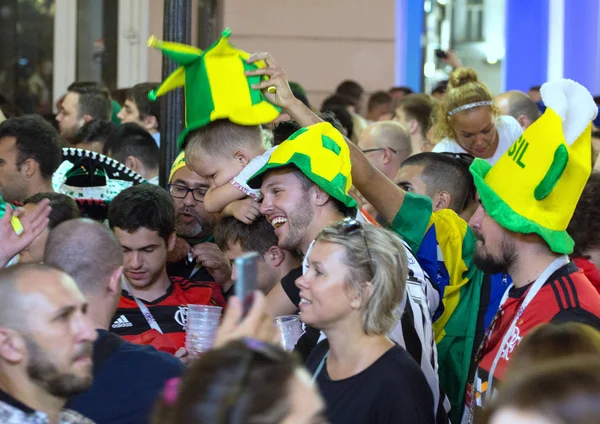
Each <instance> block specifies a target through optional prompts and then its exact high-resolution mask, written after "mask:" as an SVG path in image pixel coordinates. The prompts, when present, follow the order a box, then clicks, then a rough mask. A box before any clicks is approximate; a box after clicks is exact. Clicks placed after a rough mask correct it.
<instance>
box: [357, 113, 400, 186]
mask: <svg viewBox="0 0 600 424" xmlns="http://www.w3.org/2000/svg"><path fill="white" fill-rule="evenodd" d="M358 147H359V148H360V149H361V150H362V151H363V153H364V154H365V155H366V156H367V158H368V159H369V161H370V162H371V163H372V164H373V165H374V166H375V167H376V168H377V169H379V170H380V171H381V172H382V173H383V174H384V175H385V176H386V177H388V178H389V179H390V180H393V179H394V177H395V176H396V173H397V172H398V169H400V165H401V164H402V162H404V160H405V159H406V158H408V157H409V156H410V155H411V153H412V148H411V143H410V135H409V133H408V131H406V129H405V128H404V127H403V126H402V124H400V123H398V122H393V121H384V122H377V123H375V124H371V125H369V126H368V127H367V128H365V130H364V131H363V132H362V133H361V135H360V138H359V140H358Z"/></svg>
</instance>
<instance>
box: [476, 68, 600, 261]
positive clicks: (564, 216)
mask: <svg viewBox="0 0 600 424" xmlns="http://www.w3.org/2000/svg"><path fill="white" fill-rule="evenodd" d="M541 94H542V100H543V101H544V104H545V105H546V111H545V112H544V114H543V115H542V116H541V117H540V118H538V119H537V120H536V121H535V122H534V123H533V124H532V125H531V126H530V127H528V128H527V129H526V130H525V132H524V133H523V135H522V136H521V137H519V138H518V139H517V140H516V141H515V142H514V143H513V144H512V146H511V147H510V148H509V149H508V150H507V151H506V153H504V155H503V156H501V157H500V159H499V160H498V162H496V164H495V165H494V166H491V165H490V164H489V163H488V162H486V161H484V160H482V159H475V161H474V162H473V164H472V165H471V168H470V170H471V174H473V179H474V181H475V186H476V187H477V191H478V192H479V197H480V198H481V203H482V204H483V206H484V207H485V209H486V212H487V213H488V214H489V215H490V216H491V217H492V218H493V219H494V220H495V221H496V222H498V224H500V225H501V226H502V227H504V228H506V229H508V230H510V231H514V232H517V233H522V234H532V233H535V234H538V235H540V236H541V237H542V238H543V239H544V241H545V242H546V243H547V244H548V246H549V247H550V249H551V250H552V251H553V252H555V253H560V254H570V253H571V252H573V246H574V243H573V239H572V238H571V237H570V236H569V234H567V231H566V230H567V226H568V225H569V221H570V220H571V217H572V216H573V212H574V210H575V206H576V205H577V201H578V200H579V196H581V192H582V191H583V188H584V186H585V184H586V182H587V180H588V178H589V176H590V173H591V168H592V157H591V153H592V146H591V129H592V125H591V121H592V119H594V117H595V116H596V113H597V112H598V107H597V106H596V104H595V103H594V99H593V98H592V95H591V94H590V93H589V91H587V89H586V88H585V87H583V86H581V85H580V84H578V83H576V82H575V81H571V80H565V79H563V80H557V81H551V82H547V83H546V84H544V85H543V86H542V88H541Z"/></svg>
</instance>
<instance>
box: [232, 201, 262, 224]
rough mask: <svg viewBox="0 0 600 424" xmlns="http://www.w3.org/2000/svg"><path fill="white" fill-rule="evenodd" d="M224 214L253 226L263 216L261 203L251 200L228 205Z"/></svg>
mask: <svg viewBox="0 0 600 424" xmlns="http://www.w3.org/2000/svg"><path fill="white" fill-rule="evenodd" d="M224 212H225V214H227V215H231V216H233V217H234V218H235V219H237V220H238V221H242V222H243V223H244V224H247V225H250V224H252V223H253V222H254V221H256V220H257V219H258V217H259V216H260V215H261V214H260V203H258V202H255V201H254V200H252V199H250V198H247V199H243V200H236V201H235V202H231V203H230V204H228V205H227V207H226V208H225V210H224Z"/></svg>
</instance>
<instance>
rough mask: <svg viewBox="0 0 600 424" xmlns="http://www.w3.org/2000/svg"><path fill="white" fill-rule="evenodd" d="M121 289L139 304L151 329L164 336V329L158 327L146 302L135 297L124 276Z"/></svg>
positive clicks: (122, 276)
mask: <svg viewBox="0 0 600 424" xmlns="http://www.w3.org/2000/svg"><path fill="white" fill-rule="evenodd" d="M121 288H122V289H123V290H125V291H126V292H128V293H129V294H130V295H131V297H133V300H135V303H137V305H138V308H140V311H142V315H143V316H144V318H146V322H147V323H148V325H149V326H150V328H152V329H154V330H156V331H158V332H159V333H160V334H164V333H163V331H162V329H161V328H160V325H158V322H156V319H155V318H154V317H153V316H152V313H151V312H150V309H148V307H147V306H146V305H145V304H144V302H142V301H141V300H140V299H138V298H137V297H135V296H134V295H133V290H131V287H130V286H129V282H128V281H127V279H126V278H125V276H124V275H121Z"/></svg>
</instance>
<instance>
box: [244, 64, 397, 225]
mask: <svg viewBox="0 0 600 424" xmlns="http://www.w3.org/2000/svg"><path fill="white" fill-rule="evenodd" d="M257 60H264V61H265V62H266V64H267V67H265V68H261V69H257V70H255V71H251V72H247V73H246V75H248V76H250V75H266V76H268V77H269V79H268V80H267V81H263V82H261V83H260V84H256V85H255V86H254V87H253V88H255V89H261V90H263V93H264V95H265V97H266V98H267V100H268V101H269V102H271V103H273V104H276V105H278V106H279V107H281V108H282V109H283V110H284V111H285V112H286V113H288V114H289V115H290V116H291V117H292V118H293V119H294V120H295V121H296V122H298V123H299V124H300V125H302V126H303V127H307V126H310V125H313V124H318V123H319V122H323V120H322V119H321V118H319V117H318V116H317V115H315V114H314V113H313V111H311V110H310V109H309V108H307V107H306V106H305V105H304V104H303V103H302V102H301V101H300V100H298V99H296V98H295V97H294V95H293V94H292V90H291V89H290V86H289V84H288V82H287V78H286V75H285V72H284V70H283V69H282V68H281V67H280V66H279V65H277V62H275V59H273V57H272V56H271V55H270V54H269V53H255V54H253V55H252V56H251V57H250V58H249V59H248V61H249V62H254V61H257ZM269 87H275V91H274V92H270V91H269V90H268V88H269ZM346 143H347V144H348V147H349V148H350V160H351V161H352V181H353V184H354V186H356V188H357V189H358V191H360V192H361V193H362V195H363V196H364V197H365V198H366V199H367V201H368V202H369V203H370V204H371V205H372V206H373V207H374V208H375V210H377V211H378V212H379V213H380V214H381V215H382V216H383V217H384V218H385V220H386V221H387V222H389V223H391V222H392V221H393V220H394V217H395V216H396V214H397V213H398V210H400V207H401V206H402V203H403V202H404V194H405V193H404V191H403V190H402V189H401V188H400V187H398V186H397V185H396V184H394V182H393V181H391V180H390V179H388V178H387V177H386V176H385V175H383V174H382V173H381V172H379V171H378V170H377V169H376V168H375V167H374V166H373V165H371V163H370V162H369V160H368V159H367V158H366V157H365V155H364V154H363V153H362V152H361V151H360V149H359V148H358V147H357V146H356V145H355V144H354V143H352V142H351V141H349V140H348V139H346Z"/></svg>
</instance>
